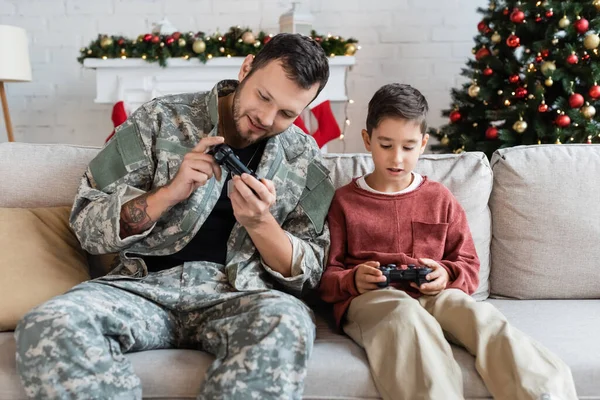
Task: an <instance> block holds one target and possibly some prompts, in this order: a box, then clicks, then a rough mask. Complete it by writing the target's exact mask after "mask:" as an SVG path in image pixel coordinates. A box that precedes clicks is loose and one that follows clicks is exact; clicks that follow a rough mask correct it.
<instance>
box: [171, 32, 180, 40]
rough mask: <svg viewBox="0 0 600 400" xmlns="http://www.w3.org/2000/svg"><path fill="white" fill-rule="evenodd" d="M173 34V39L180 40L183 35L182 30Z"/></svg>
mask: <svg viewBox="0 0 600 400" xmlns="http://www.w3.org/2000/svg"><path fill="white" fill-rule="evenodd" d="M171 36H173V39H175V40H179V38H180V37H181V32H173V34H172V35H171Z"/></svg>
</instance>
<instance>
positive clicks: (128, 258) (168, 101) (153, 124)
mask: <svg viewBox="0 0 600 400" xmlns="http://www.w3.org/2000/svg"><path fill="white" fill-rule="evenodd" d="M236 85H237V81H222V82H219V83H218V84H217V85H216V86H215V87H214V88H213V90H212V91H211V92H208V93H192V94H182V95H174V96H165V97H161V98H157V99H154V100H152V101H150V102H148V103H146V104H144V105H143V106H141V107H140V108H139V109H137V110H136V111H135V112H134V113H133V114H132V115H131V116H130V117H129V119H128V120H127V121H126V122H125V123H123V124H122V125H121V126H119V127H118V128H117V131H116V134H115V136H114V137H113V138H112V139H111V140H110V141H109V142H108V143H107V144H106V145H105V147H104V148H103V149H102V150H101V151H100V152H99V153H98V155H97V156H96V157H95V158H94V159H93V160H92V161H91V162H90V164H89V167H88V169H87V171H86V172H85V174H84V176H83V177H82V179H81V184H80V187H79V189H78V193H77V196H76V198H75V203H74V205H73V209H72V211H71V218H70V223H71V227H72V229H73V230H74V232H75V234H76V235H77V237H78V238H79V241H80V242H81V244H82V246H83V248H84V249H85V250H87V251H88V252H89V253H91V254H105V253H114V252H119V265H118V266H117V267H116V268H115V269H114V270H113V271H112V272H111V273H110V274H120V275H128V276H131V277H134V278H135V277H143V276H145V275H146V274H147V273H148V272H147V268H146V266H145V264H144V262H143V261H142V260H141V259H140V258H139V257H135V256H134V255H169V254H173V253H176V252H178V251H179V250H181V249H182V248H183V247H185V246H186V244H187V243H189V242H190V240H191V239H192V238H193V236H194V235H195V234H196V232H198V230H199V229H200V227H201V225H202V224H203V223H204V221H205V220H206V218H207V217H208V215H209V214H210V212H211V210H212V209H213V207H214V205H215V204H216V202H217V199H218V198H219V194H220V193H221V189H222V188H223V185H224V182H225V178H226V176H227V175H226V174H227V170H226V169H225V168H224V167H222V171H223V174H222V175H223V176H222V178H221V180H220V181H218V180H217V179H216V178H215V177H213V178H211V179H210V180H209V181H208V182H207V183H206V184H205V185H204V186H202V187H200V188H198V189H197V190H196V191H195V192H194V193H193V194H192V195H191V196H190V197H189V198H188V199H187V200H186V201H184V202H181V203H179V204H178V205H176V206H175V207H173V208H171V209H170V210H169V211H167V212H165V213H164V214H163V215H162V216H161V218H160V219H159V220H158V221H157V222H156V223H155V224H154V225H153V226H152V227H150V228H149V229H148V230H146V231H145V232H142V233H140V234H138V235H133V236H130V237H127V238H125V239H122V238H120V236H119V230H120V222H119V220H120V211H121V206H122V205H123V204H125V203H126V202H128V201H129V200H131V199H133V198H135V197H137V196H139V195H141V194H143V193H146V192H147V191H149V190H152V189H153V188H157V187H160V186H163V185H165V184H167V182H169V181H170V180H171V179H173V178H174V177H175V174H176V173H177V171H178V168H179V165H180V164H181V162H182V160H183V156H184V154H186V153H187V152H188V151H189V150H190V149H192V148H193V147H194V146H195V145H196V144H197V143H198V142H199V140H200V138H202V137H206V136H212V135H216V134H217V126H218V124H217V121H218V113H217V112H218V111H217V99H218V97H220V96H223V95H226V94H228V93H231V92H232V91H233V90H235V87H236ZM321 160H322V159H321V156H320V151H319V148H318V147H317V145H316V143H315V142H314V140H313V139H312V138H311V137H310V136H308V135H306V134H304V132H302V131H301V130H300V129H298V128H297V127H295V126H294V125H292V126H291V127H290V128H288V129H287V130H286V131H284V132H282V133H281V134H279V135H277V136H275V137H272V138H270V139H268V141H267V145H266V147H265V150H264V154H263V156H262V159H261V161H260V164H259V167H258V169H257V171H256V173H257V175H258V176H259V177H264V178H267V179H270V180H272V181H273V183H274V184H275V188H276V191H277V200H276V203H275V204H274V205H273V206H272V207H271V213H272V214H273V216H274V217H275V219H276V220H277V221H278V222H279V224H280V226H281V227H282V228H283V229H284V231H285V232H286V234H287V235H288V237H289V238H290V241H291V243H292V275H291V277H283V276H282V275H281V274H280V273H278V272H276V271H274V270H272V269H271V268H269V266H268V265H266V264H265V263H264V262H263V260H262V259H261V257H260V254H259V253H258V251H257V250H256V247H255V246H254V244H253V243H252V241H251V239H250V236H249V235H248V233H247V232H246V230H245V229H244V227H242V226H241V225H240V224H239V223H236V224H235V226H234V228H233V230H232V233H231V235H230V237H229V241H228V243H227V258H226V265H225V266H224V272H225V274H226V276H227V280H228V281H229V283H230V284H231V286H233V287H234V288H235V289H237V290H239V291H246V290H260V289H269V288H273V287H277V288H281V289H283V290H285V291H287V292H289V293H292V294H294V295H300V294H301V292H302V291H304V290H307V289H311V288H315V287H316V286H317V285H318V283H319V280H320V278H321V274H322V272H323V266H324V263H325V261H326V257H327V252H328V250H329V229H328V227H327V224H326V215H327V211H328V209H329V204H330V202H331V199H332V197H333V192H334V189H333V185H332V183H331V180H330V178H329V171H328V170H327V169H326V168H325V166H324V164H323V163H322V161H321ZM206 264H207V270H216V269H215V264H214V263H208V262H207V263H206ZM209 264H210V265H209ZM217 269H220V270H223V266H221V267H220V268H217Z"/></svg>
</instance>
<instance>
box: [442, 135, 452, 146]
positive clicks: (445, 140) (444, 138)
mask: <svg viewBox="0 0 600 400" xmlns="http://www.w3.org/2000/svg"><path fill="white" fill-rule="evenodd" d="M440 143H441V144H442V146H448V145H449V144H450V139H449V138H448V136H446V135H444V137H443V138H441V139H440Z"/></svg>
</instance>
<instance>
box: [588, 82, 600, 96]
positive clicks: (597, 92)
mask: <svg viewBox="0 0 600 400" xmlns="http://www.w3.org/2000/svg"><path fill="white" fill-rule="evenodd" d="M589 95H590V97H591V98H592V99H597V98H598V97H600V86H598V85H594V86H592V87H591V88H590V91H589Z"/></svg>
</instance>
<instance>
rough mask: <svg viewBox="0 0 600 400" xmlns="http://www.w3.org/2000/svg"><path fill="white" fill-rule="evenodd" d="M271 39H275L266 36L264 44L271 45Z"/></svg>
mask: <svg viewBox="0 0 600 400" xmlns="http://www.w3.org/2000/svg"><path fill="white" fill-rule="evenodd" d="M271 39H273V37H272V36H268V35H267V36H265V38H264V39H263V44H267V43H269V42H270V41H271Z"/></svg>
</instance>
